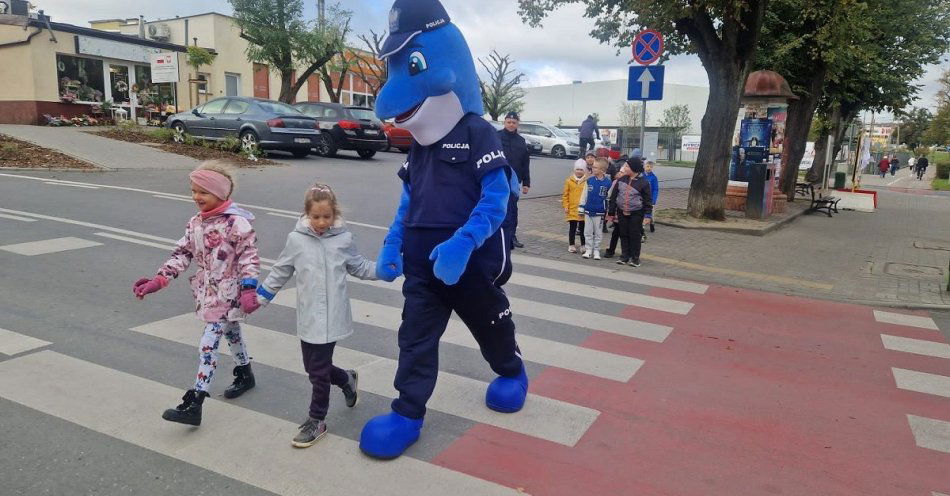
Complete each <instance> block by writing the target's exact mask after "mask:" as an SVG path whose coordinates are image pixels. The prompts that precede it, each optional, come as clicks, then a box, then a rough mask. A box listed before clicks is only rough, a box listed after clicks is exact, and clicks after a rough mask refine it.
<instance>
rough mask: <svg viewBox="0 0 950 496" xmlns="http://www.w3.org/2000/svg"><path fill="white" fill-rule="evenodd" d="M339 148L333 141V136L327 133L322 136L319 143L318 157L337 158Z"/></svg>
mask: <svg viewBox="0 0 950 496" xmlns="http://www.w3.org/2000/svg"><path fill="white" fill-rule="evenodd" d="M336 150H337V146H336V143H335V142H334V141H333V136H330V135H329V134H327V133H323V134H321V135H320V141H319V142H318V143H317V155H320V156H321V157H335V156H336Z"/></svg>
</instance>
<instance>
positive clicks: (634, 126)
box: [595, 102, 650, 148]
mask: <svg viewBox="0 0 950 496" xmlns="http://www.w3.org/2000/svg"><path fill="white" fill-rule="evenodd" d="M641 114H643V102H621V103H620V109H619V112H618V115H619V118H620V143H619V144H620V146H621V147H623V148H633V143H634V138H636V139H637V140H639V139H640V125H641V124H642V121H641V119H640V116H641ZM649 119H650V115H649V113H647V119H646V120H649ZM595 120H596V119H595ZM641 147H642V145H641Z"/></svg>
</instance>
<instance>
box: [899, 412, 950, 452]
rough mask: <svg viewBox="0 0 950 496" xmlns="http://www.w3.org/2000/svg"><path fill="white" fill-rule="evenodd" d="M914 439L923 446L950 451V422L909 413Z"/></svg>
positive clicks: (908, 419)
mask: <svg viewBox="0 0 950 496" xmlns="http://www.w3.org/2000/svg"><path fill="white" fill-rule="evenodd" d="M907 422H909V423H910V430H911V432H913V433H914V441H915V442H916V443H917V446H920V447H921V448H927V449H932V450H935V451H942V452H944V453H950V422H946V421H943V420H934V419H930V418H926V417H918V416H916V415H908V416H907Z"/></svg>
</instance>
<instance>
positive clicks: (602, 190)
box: [578, 158, 611, 260]
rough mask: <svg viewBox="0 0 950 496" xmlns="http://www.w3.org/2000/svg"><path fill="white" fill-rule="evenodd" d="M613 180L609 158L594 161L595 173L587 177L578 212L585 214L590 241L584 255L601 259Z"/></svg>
mask: <svg viewBox="0 0 950 496" xmlns="http://www.w3.org/2000/svg"><path fill="white" fill-rule="evenodd" d="M610 184H611V180H610V178H609V177H607V159H605V158H598V159H597V160H595V161H594V175H593V176H591V177H588V178H587V187H586V188H584V191H583V192H582V193H581V199H580V203H579V207H578V213H579V214H581V215H583V216H584V236H585V237H586V238H587V240H588V241H590V243H588V244H587V250H585V251H584V254H583V255H582V256H583V257H584V258H590V257H591V256H592V255H593V257H594V260H600V244H601V240H602V239H603V237H604V233H603V231H602V230H601V225H602V223H603V220H604V214H606V213H607V192H608V191H609V190H610Z"/></svg>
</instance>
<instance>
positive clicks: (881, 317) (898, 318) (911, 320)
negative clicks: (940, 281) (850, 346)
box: [874, 310, 940, 331]
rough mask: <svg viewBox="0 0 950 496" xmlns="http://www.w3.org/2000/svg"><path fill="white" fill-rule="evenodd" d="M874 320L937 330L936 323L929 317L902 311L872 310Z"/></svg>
mask: <svg viewBox="0 0 950 496" xmlns="http://www.w3.org/2000/svg"><path fill="white" fill-rule="evenodd" d="M874 320H876V321H878V322H882V323H884V324H897V325H902V326H910V327H920V328H922V329H932V330H934V331H939V330H940V329H938V328H937V324H936V323H934V320H933V319H931V318H930V317H919V316H917V315H906V314H903V313H894V312H882V311H880V310H875V311H874Z"/></svg>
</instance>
